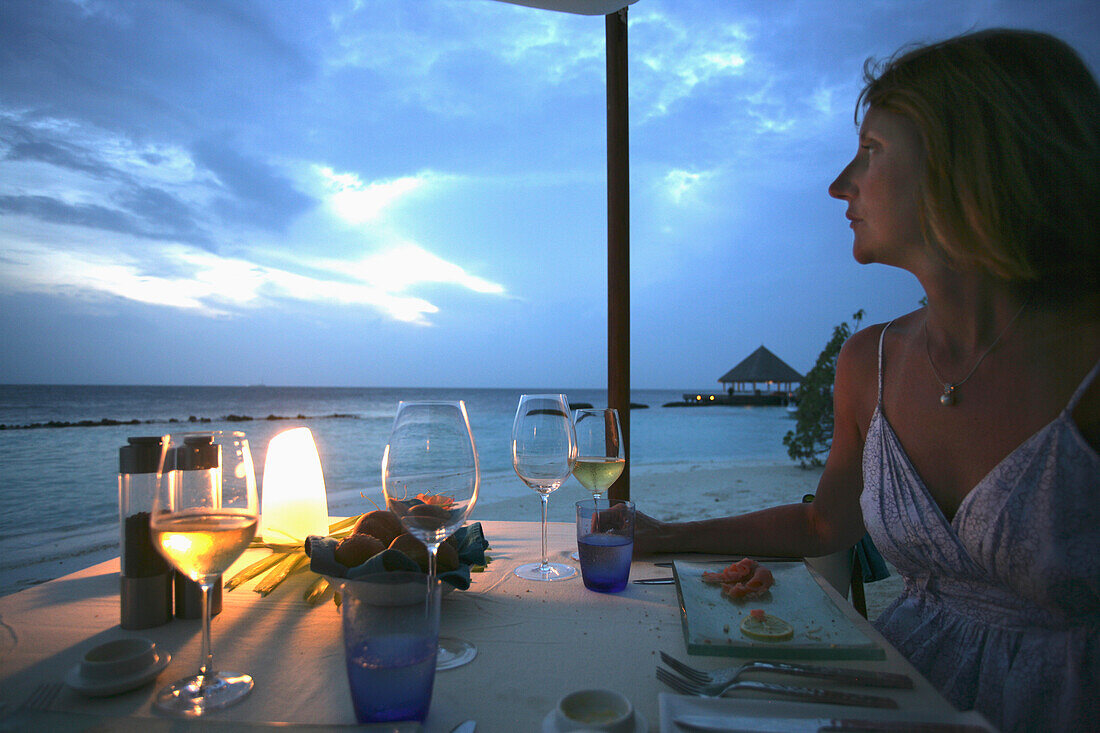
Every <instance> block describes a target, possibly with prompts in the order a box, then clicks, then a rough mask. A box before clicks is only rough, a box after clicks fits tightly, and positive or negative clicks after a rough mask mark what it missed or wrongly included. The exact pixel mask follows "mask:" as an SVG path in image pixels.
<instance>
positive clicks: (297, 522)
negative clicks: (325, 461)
mask: <svg viewBox="0 0 1100 733" xmlns="http://www.w3.org/2000/svg"><path fill="white" fill-rule="evenodd" d="M328 524H329V522H328V498H327V497H326V495H325V477H324V475H323V474H322V472H321V459H320V457H319V456H318V455H317V444H316V443H315V442H314V440H313V433H311V432H310V430H309V428H292V429H290V430H285V431H283V432H281V433H279V434H278V435H276V436H275V437H274V438H272V439H271V442H270V443H268V446H267V458H266V459H265V460H264V475H263V485H262V494H261V504H260V532H259V534H260V535H261V536H262V537H263V540H264V542H267V543H269V544H288V545H289V544H297V545H300V544H301V543H302V541H303V540H304V539H305V538H306V537H307V536H308V535H327V534H328Z"/></svg>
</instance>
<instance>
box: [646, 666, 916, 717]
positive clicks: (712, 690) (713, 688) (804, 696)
mask: <svg viewBox="0 0 1100 733" xmlns="http://www.w3.org/2000/svg"><path fill="white" fill-rule="evenodd" d="M657 680H658V681H660V682H663V683H665V684H666V685H668V686H669V687H671V688H672V689H673V690H675V691H676V692H679V693H681V694H684V695H694V696H696V697H722V696H724V695H725V694H726V693H727V692H733V691H749V692H763V693H766V694H769V695H778V696H781V697H789V698H792V699H795V700H803V701H805V702H818V703H829V704H832V705H860V706H863V707H871V708H896V707H897V706H898V703H897V701H896V700H892V699H891V698H888V697H878V696H876V695H859V694H856V693H854V692H841V691H840V690H821V689H816V688H811V687H789V686H787V685H775V684H772V683H770V682H757V681H755V680H740V681H738V682H730V683H729V684H726V685H701V684H699V683H698V682H692V681H690V680H686V679H684V678H683V677H679V676H677V675H676V674H675V673H673V672H670V671H669V670H667V669H665V668H664V667H658V668H657Z"/></svg>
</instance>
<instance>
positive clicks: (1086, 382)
mask: <svg viewBox="0 0 1100 733" xmlns="http://www.w3.org/2000/svg"><path fill="white" fill-rule="evenodd" d="M1097 374H1100V361H1097V362H1096V363H1095V364H1094V365H1093V367H1092V369H1091V370H1090V371H1089V373H1088V374H1086V375H1085V378H1084V379H1083V380H1081V384H1079V385H1078V386H1077V391H1076V392H1074V393H1073V396H1072V397H1070V398H1069V404H1068V405H1066V412H1073V411H1074V410H1075V409H1076V408H1077V403H1078V402H1080V401H1081V397H1082V396H1084V394H1085V392H1086V391H1088V388H1089V386H1090V385H1091V384H1092V380H1094V379H1096V375H1097Z"/></svg>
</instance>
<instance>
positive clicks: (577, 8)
mask: <svg viewBox="0 0 1100 733" xmlns="http://www.w3.org/2000/svg"><path fill="white" fill-rule="evenodd" d="M500 1H501V2H505V3H512V4H513V5H526V6H527V7H529V8H542V9H543V10H557V11H559V12H562V13H575V14H576V15H610V14H611V13H614V12H616V11H619V10H622V9H623V8H625V7H626V6H627V5H633V4H634V3H636V2H638V0H500Z"/></svg>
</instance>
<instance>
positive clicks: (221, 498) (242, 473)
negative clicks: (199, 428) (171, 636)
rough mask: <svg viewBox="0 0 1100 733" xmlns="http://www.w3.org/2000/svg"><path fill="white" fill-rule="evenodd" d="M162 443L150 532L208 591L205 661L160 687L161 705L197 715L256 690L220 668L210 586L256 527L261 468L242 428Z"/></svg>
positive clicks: (204, 619) (204, 601) (169, 557)
mask: <svg viewBox="0 0 1100 733" xmlns="http://www.w3.org/2000/svg"><path fill="white" fill-rule="evenodd" d="M164 444H165V450H164V453H163V455H164V459H163V461H162V471H161V477H160V481H159V482H158V486H157V492H156V495H155V496H154V498H153V513H152V517H150V522H149V525H150V531H151V533H152V537H153V543H154V545H156V547H157V549H158V550H159V551H160V553H161V554H162V555H164V557H165V558H166V559H167V560H168V562H170V563H171V564H172V565H173V566H175V568H176V569H177V570H179V571H180V572H181V573H183V574H184V575H186V576H187V577H188V578H190V579H191V580H193V581H195V582H196V583H198V585H199V588H200V589H201V591H202V660H201V664H200V667H199V673H198V674H197V675H194V676H192V677H187V678H184V679H182V680H179V681H178V682H175V683H174V684H172V685H170V686H168V687H166V688H164V689H163V690H161V691H160V692H159V693H158V694H157V698H156V704H157V706H158V707H159V708H161V709H163V710H166V711H168V712H171V713H174V714H177V715H183V716H187V717H196V716H200V715H204V714H205V713H206V712H207V711H208V710H213V709H216V708H223V707H226V706H228V705H232V704H234V703H236V702H239V701H240V700H241V699H242V698H244V696H245V695H247V694H248V693H249V692H251V691H252V685H253V682H252V677H250V676H249V675H247V674H241V673H238V672H227V671H225V670H221V671H215V670H214V655H213V653H212V651H211V648H210V589H211V588H212V587H213V586H214V583H216V582H218V581H219V579H220V577H221V574H222V573H224V572H225V571H226V570H228V569H229V566H230V565H232V564H233V561H234V560H236V559H237V558H238V557H240V555H241V553H242V552H244V550H245V548H246V547H248V543H249V542H251V541H252V537H253V536H254V535H255V534H256V523H257V521H258V520H259V502H258V501H257V498H256V472H255V469H254V468H253V465H252V453H251V451H250V450H249V447H248V439H247V438H245V435H244V433H242V432H238V431H225V432H222V431H215V432H210V433H188V434H184V435H178V436H169V438H168V440H166V441H165V442H164Z"/></svg>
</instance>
